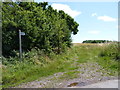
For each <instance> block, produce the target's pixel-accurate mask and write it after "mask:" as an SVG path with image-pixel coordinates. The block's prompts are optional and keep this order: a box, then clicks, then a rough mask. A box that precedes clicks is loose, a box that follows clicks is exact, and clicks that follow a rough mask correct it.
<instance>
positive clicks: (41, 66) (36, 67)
mask: <svg viewBox="0 0 120 90" xmlns="http://www.w3.org/2000/svg"><path fill="white" fill-rule="evenodd" d="M109 48H111V47H110V46H109V47H108V46H106V47H102V46H96V45H95V46H94V45H88V46H87V45H85V46H83V45H82V46H73V47H72V48H70V49H68V50H66V52H65V53H62V54H60V55H55V54H54V53H51V54H50V55H49V56H48V55H45V54H44V53H43V52H41V51H40V50H35V49H33V50H32V51H30V52H28V53H26V54H24V55H23V57H24V59H23V61H21V62H20V61H19V59H18V58H17V57H15V58H12V57H11V58H10V59H9V60H8V59H6V58H4V61H3V63H4V66H5V67H4V68H3V73H2V75H3V77H2V79H3V87H11V86H16V85H19V84H20V83H23V82H28V81H33V80H36V79H39V78H41V77H47V76H49V75H53V74H54V73H57V72H67V73H65V74H64V77H63V78H67V77H68V76H70V77H71V78H76V77H77V72H74V71H72V72H71V70H76V69H78V66H77V65H79V64H80V63H86V62H98V63H99V65H101V66H102V67H104V68H105V69H106V70H108V71H110V72H111V73H110V75H114V73H115V72H117V69H118V60H115V59H116V58H114V57H115V56H116V55H112V54H107V55H106V50H108V49H109ZM113 51H114V49H113ZM110 52H112V50H111V51H110ZM110 52H108V51H107V53H110ZM115 52H116V51H115ZM101 55H103V56H101ZM109 55H111V56H109ZM73 73H74V74H73Z"/></svg>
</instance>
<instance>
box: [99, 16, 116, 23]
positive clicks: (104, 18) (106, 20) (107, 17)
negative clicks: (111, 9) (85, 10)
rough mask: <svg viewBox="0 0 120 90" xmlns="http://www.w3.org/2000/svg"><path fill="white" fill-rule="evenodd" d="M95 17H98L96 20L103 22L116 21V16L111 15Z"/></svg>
mask: <svg viewBox="0 0 120 90" xmlns="http://www.w3.org/2000/svg"><path fill="white" fill-rule="evenodd" d="M97 19H98V20H102V21H105V22H112V21H117V19H116V18H112V17H110V16H99V17H98V18H97Z"/></svg>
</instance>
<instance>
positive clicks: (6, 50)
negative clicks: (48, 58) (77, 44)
mask: <svg viewBox="0 0 120 90" xmlns="http://www.w3.org/2000/svg"><path fill="white" fill-rule="evenodd" d="M78 26H79V24H78V23H77V22H75V21H74V19H73V18H72V17H70V16H69V15H68V14H66V13H65V12H64V11H62V10H61V11H57V10H54V9H53V8H52V7H51V5H48V3H47V2H43V3H35V2H4V3H3V6H2V53H3V56H6V57H7V56H15V55H16V53H15V51H18V50H19V38H18V31H19V30H21V31H22V32H25V33H26V35H25V36H22V47H23V50H24V51H26V52H27V51H29V50H31V49H32V48H38V49H40V50H43V51H44V52H46V53H50V52H55V53H58V54H59V53H61V52H63V51H64V50H65V48H66V47H70V46H71V41H72V40H71V34H74V35H75V34H77V32H78Z"/></svg>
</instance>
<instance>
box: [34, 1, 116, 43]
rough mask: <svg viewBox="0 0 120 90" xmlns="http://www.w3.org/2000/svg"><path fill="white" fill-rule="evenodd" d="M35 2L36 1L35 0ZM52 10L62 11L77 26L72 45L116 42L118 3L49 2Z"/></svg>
mask: <svg viewBox="0 0 120 90" xmlns="http://www.w3.org/2000/svg"><path fill="white" fill-rule="evenodd" d="M36 1H37V0H36ZM48 4H49V5H51V6H52V7H53V8H54V9H57V10H63V11H64V12H65V13H67V14H69V15H70V16H71V17H73V18H74V20H75V21H76V22H77V23H78V24H79V27H78V30H79V31H78V33H77V34H76V35H72V36H71V38H72V42H73V43H82V42H83V41H84V40H112V41H113V40H117V41H118V2H49V3H48Z"/></svg>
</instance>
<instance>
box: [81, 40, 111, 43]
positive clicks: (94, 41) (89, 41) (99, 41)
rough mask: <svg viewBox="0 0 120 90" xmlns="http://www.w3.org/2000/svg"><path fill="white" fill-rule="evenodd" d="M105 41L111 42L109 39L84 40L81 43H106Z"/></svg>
mask: <svg viewBox="0 0 120 90" xmlns="http://www.w3.org/2000/svg"><path fill="white" fill-rule="evenodd" d="M106 42H112V41H109V40H85V41H83V42H82V43H106Z"/></svg>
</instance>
